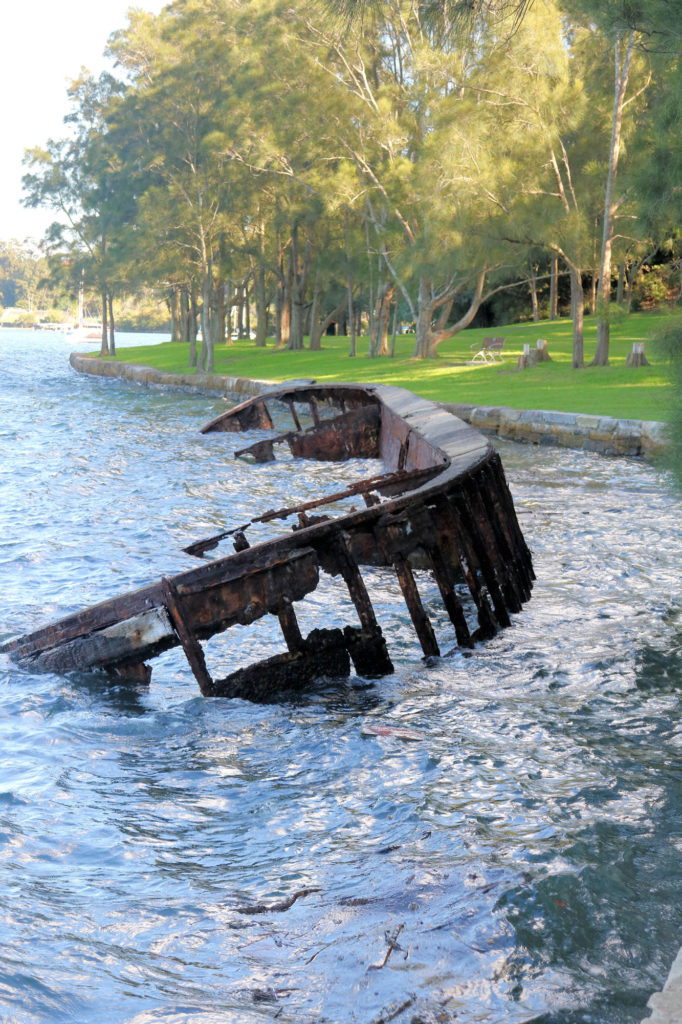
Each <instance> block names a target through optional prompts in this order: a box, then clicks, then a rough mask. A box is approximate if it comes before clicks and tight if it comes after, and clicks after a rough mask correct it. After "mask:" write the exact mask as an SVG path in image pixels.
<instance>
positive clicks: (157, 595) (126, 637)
mask: <svg viewBox="0 0 682 1024" xmlns="http://www.w3.org/2000/svg"><path fill="white" fill-rule="evenodd" d="M273 403H283V404H284V406H285V407H286V409H287V410H288V415H289V416H290V418H291V423H292V426H291V430H289V431H286V432H285V433H279V434H274V436H273V433H274V425H273V418H272V414H271V409H272V407H273ZM302 420H305V422H308V423H310V425H309V426H307V427H304V426H303V425H302ZM263 430H266V431H268V433H269V435H270V436H267V437H265V438H263V437H260V438H256V439H255V440H252V438H251V437H249V441H250V442H251V443H250V444H248V445H245V446H244V447H243V448H241V449H239V450H238V451H237V452H235V455H236V457H239V458H248V459H252V460H254V461H256V462H269V461H272V460H273V459H274V458H275V450H276V448H277V446H278V445H282V444H286V445H288V447H289V448H290V450H291V452H292V453H293V455H294V456H296V457H300V458H306V459H318V460H324V461H339V460H345V459H351V458H376V459H381V460H383V466H382V471H381V472H379V473H377V474H376V475H373V476H371V477H367V478H364V479H362V480H358V481H356V482H355V483H353V484H351V485H350V486H348V487H346V488H344V489H342V490H339V489H336V490H333V492H332V493H329V494H328V495H326V496H320V497H319V498H317V499H314V500H312V501H308V502H305V503H303V504H299V505H295V506H290V507H284V508H280V509H276V510H269V511H267V512H265V513H262V514H261V515H256V516H254V518H253V519H251V520H250V521H249V522H248V523H246V524H241V525H239V526H235V527H234V528H233V529H231V530H227V531H223V532H222V533H219V534H216V535H215V536H213V537H208V538H205V539H203V540H198V541H196V542H194V543H193V544H190V545H189V546H188V547H187V548H186V549H185V550H186V551H187V552H188V553H189V554H192V555H196V556H197V557H203V555H204V554H205V553H206V552H207V551H209V550H212V549H215V548H217V547H218V546H219V545H220V543H221V542H223V541H227V542H231V543H232V546H233V548H234V551H233V553H231V554H229V555H227V556H225V557H217V558H214V559H212V560H211V561H203V562H202V564H201V565H200V566H198V567H197V568H195V569H192V570H190V571H187V572H183V573H179V574H177V575H175V576H171V577H166V578H163V579H161V580H159V581H157V582H156V583H153V584H151V585H149V586H147V587H143V588H141V589H139V590H135V591H132V592H130V593H127V594H123V595H121V596H119V597H116V598H113V599H112V600H109V601H105V602H103V603H102V604H98V605H95V606H92V607H90V608H87V609H85V610H84V611H81V612H79V613H77V614H75V615H70V616H68V617H66V618H64V619H61V620H59V621H58V622H54V623H52V624H50V625H48V626H45V627H44V628H42V629H39V630H37V631H36V632H34V633H30V634H27V635H26V636H20V637H18V638H15V639H13V640H10V641H9V642H6V643H4V644H3V645H1V646H0V651H4V652H8V653H9V654H10V656H11V657H12V658H13V659H14V660H16V661H18V662H20V663H22V664H24V665H27V666H30V667H31V668H32V669H33V670H38V671H49V672H56V673H60V674H63V673H67V672H71V671H74V670H84V669H103V670H106V671H110V672H112V673H115V674H117V675H118V676H120V677H124V678H128V679H131V680H137V681H139V682H149V680H150V678H151V667H150V666H149V664H148V662H149V661H150V660H151V659H153V658H154V657H155V656H157V655H158V654H160V653H161V652H162V651H165V650H167V649H169V648H171V647H174V646H181V647H182V648H183V650H184V653H185V655H186V657H187V661H188V663H189V665H190V667H191V669H192V672H193V673H194V676H195V678H196V680H197V682H198V684H199V687H200V690H201V692H202V694H204V695H206V696H224V697H234V696H238V697H244V698H248V699H253V700H262V699H267V698H269V697H271V696H273V695H275V694H276V693H277V692H278V691H281V690H283V689H290V688H299V687H301V686H303V685H306V684H308V683H310V682H311V681H313V680H314V679H316V678H319V677H321V676H347V675H349V674H350V671H351V664H352V665H353V666H354V668H355V671H356V672H357V673H358V674H359V675H361V676H364V677H367V678H373V677H379V676H382V675H386V674H388V673H390V672H392V671H393V665H392V663H391V658H390V654H389V650H388V647H387V645H386V640H385V638H384V635H383V633H382V630H381V627H380V625H379V623H378V621H377V617H376V614H375V611H374V608H373V605H372V601H371V598H370V595H369V593H368V590H367V587H366V585H365V581H364V579H363V576H362V573H361V571H360V567H361V566H377V565H379V566H391V567H392V568H393V570H394V571H395V574H396V577H397V580H398V582H399V585H400V588H401V591H402V594H403V598H404V600H405V605H406V607H407V610H408V612H409V615H410V617H411V620H412V623H413V625H414V629H415V632H416V635H417V637H418V639H419V643H420V645H421V648H422V651H423V653H424V655H425V656H438V655H439V654H440V649H439V645H438V641H437V639H436V635H435V632H434V629H433V626H432V623H431V621H430V619H429V616H428V614H427V612H426V610H425V608H424V605H423V603H422V599H421V596H420V593H419V589H418V586H417V582H416V579H415V574H414V569H415V568H421V569H428V570H430V572H431V573H432V575H433V577H434V578H435V581H436V583H437V585H438V589H439V591H440V595H441V598H442V601H443V605H444V607H445V609H446V612H447V614H448V617H449V619H450V621H451V623H452V626H453V633H454V640H455V641H456V643H457V644H458V645H459V646H461V647H471V646H473V644H474V643H476V642H477V641H479V640H485V639H488V638H490V637H492V636H493V635H494V633H495V632H496V631H497V630H498V629H499V628H501V627H505V626H508V625H509V624H510V615H511V614H512V613H514V612H518V611H520V610H521V607H522V605H523V603H524V602H525V601H527V600H528V598H529V597H530V593H531V587H532V581H533V579H534V574H533V567H532V562H531V557H530V553H529V551H528V548H527V546H526V543H525V540H524V538H523V535H522V533H521V530H520V528H519V524H518V521H517V518H516V513H515V511H514V505H513V502H512V498H511V494H510V492H509V489H508V487H507V483H506V480H505V477H504V472H503V469H502V465H501V462H500V459H499V456H498V455H497V453H496V452H495V451H494V449H493V448H492V446H491V445H490V443H489V442H488V441H487V440H486V439H485V438H484V437H483V436H482V435H481V434H479V433H478V432H477V431H476V430H475V429H474V428H472V427H470V426H468V425H467V424H466V423H464V422H462V421H461V420H459V419H457V418H456V417H454V416H452V415H451V414H449V413H447V412H444V411H443V410H441V409H440V408H438V407H437V406H435V405H433V404H432V403H430V402H428V401H426V400H424V399H421V398H418V397H416V396H415V395H413V394H411V393H410V392H408V391H404V390H403V389H400V388H394V387H384V386H379V385H369V386H360V385H351V384H347V385H329V386H327V385H316V384H308V385H299V386H291V387H282V388H278V389H276V390H271V391H269V392H267V393H266V394H264V395H262V396H259V397H258V398H253V399H250V400H249V401H246V402H244V403H242V404H241V405H238V406H236V407H235V408H233V409H230V410H229V411H228V412H226V413H224V414H223V415H222V416H219V417H218V418H217V419H214V420H213V421H212V422H211V423H208V424H207V425H206V426H205V427H203V430H202V432H203V433H206V434H209V433H220V432H225V431H230V432H234V431H244V432H247V433H249V434H253V432H254V431H263ZM217 440H218V439H216V441H217ZM216 446H217V447H218V444H217V445H216ZM354 496H357V497H358V498H361V499H362V501H363V506H362V507H361V508H359V509H357V508H351V510H350V511H348V512H346V513H342V514H336V515H333V516H332V515H329V514H325V512H324V510H325V506H330V505H331V504H332V503H338V502H339V501H341V500H342V499H346V498H350V497H354ZM320 512H321V513H322V514H319V513H320ZM328 512H329V509H328V508H327V513H328ZM277 520H283V521H285V522H286V521H290V528H289V529H288V530H287V531H286V532H282V533H279V534H278V535H277V536H275V537H273V538H272V539H270V540H266V541H261V542H260V543H257V544H254V545H253V546H251V545H250V543H249V540H248V537H247V533H248V529H249V526H251V525H253V524H255V523H268V522H274V521H277ZM321 573H326V574H329V575H330V576H336V577H340V578H341V579H342V580H343V582H344V584H345V586H346V587H347V589H348V593H349V596H350V599H351V601H352V604H353V606H354V608H355V612H356V614H357V622H356V623H353V624H344V625H343V626H342V627H338V628H333V629H329V628H327V629H314V630H313V631H312V632H311V633H309V634H308V636H303V635H302V633H301V630H300V628H299V623H298V619H297V616H296V611H295V608H294V604H295V602H297V601H302V600H303V599H304V598H305V597H306V595H307V594H310V593H311V592H312V591H313V590H315V588H316V587H317V586H318V583H319V581H320V574H321ZM467 592H468V595H470V598H471V600H469V598H468V596H467ZM265 615H273V616H276V617H277V619H278V622H279V627H280V629H281V632H282V636H283V640H284V644H285V646H286V650H285V651H284V652H283V653H282V654H278V655H275V656H274V657H271V658H268V659H267V660H266V661H261V662H258V663H256V664H254V665H250V666H247V667H244V668H241V669H238V670H237V671H234V672H232V673H230V674H229V675H227V676H226V677H224V678H214V677H213V676H212V675H211V674H210V673H209V671H208V668H207V664H206V659H205V655H204V647H203V646H202V642H203V641H206V640H208V639H209V638H210V637H212V636H214V635H215V634H216V633H221V632H223V631H225V630H227V629H229V628H230V627H231V626H234V625H235V624H237V623H239V624H242V625H248V624H250V623H252V622H255V621H256V620H258V619H260V618H262V617H263V616H265Z"/></svg>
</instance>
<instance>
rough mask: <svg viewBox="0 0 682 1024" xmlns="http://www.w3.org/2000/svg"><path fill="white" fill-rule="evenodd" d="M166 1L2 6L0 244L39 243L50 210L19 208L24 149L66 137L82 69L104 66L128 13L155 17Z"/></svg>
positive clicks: (39, 0)
mask: <svg viewBox="0 0 682 1024" xmlns="http://www.w3.org/2000/svg"><path fill="white" fill-rule="evenodd" d="M164 5H165V0H137V3H131V0H94V2H93V0H14V2H12V3H11V4H10V3H7V4H3V12H2V24H1V32H2V52H1V53H0V96H1V97H2V107H1V113H0V240H3V241H4V240H9V239H10V238H16V239H18V240H19V241H23V240H24V239H27V238H30V239H33V240H35V241H39V240H40V238H41V237H42V235H43V232H44V230H45V228H46V227H47V225H48V224H49V223H50V221H51V220H52V219H53V218H52V215H51V214H50V212H49V211H40V210H35V211H34V210H26V209H24V208H23V207H22V205H21V177H22V174H23V173H24V170H25V169H24V167H23V166H22V160H23V156H24V150H25V149H27V148H31V147H33V146H41V145H43V144H44V143H45V142H46V141H47V139H49V138H59V137H60V136H62V135H63V134H65V128H64V125H63V118H64V115H65V114H67V113H68V110H69V106H68V102H67V96H66V89H67V85H68V82H69V81H70V80H71V79H73V78H77V77H78V75H79V73H80V69H81V67H82V66H85V67H86V68H87V69H88V70H89V71H91V72H92V73H93V74H95V75H97V74H99V72H100V71H102V70H104V68H105V67H106V66H107V65H106V61H105V60H104V57H103V53H104V49H105V47H106V43H107V39H108V37H109V35H110V34H111V33H112V32H114V31H115V30H116V29H119V28H123V27H124V26H125V25H126V24H127V16H126V15H127V11H128V10H129V8H130V7H141V8H142V9H144V10H149V11H154V12H158V11H160V10H161V8H162V7H163V6H164Z"/></svg>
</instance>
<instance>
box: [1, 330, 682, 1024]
mask: <svg viewBox="0 0 682 1024" xmlns="http://www.w3.org/2000/svg"><path fill="white" fill-rule="evenodd" d="M145 340H146V339H145ZM127 341H128V340H126V342H127ZM67 355H68V347H67V344H66V343H65V342H64V341H63V340H62V339H60V338H59V337H53V336H46V335H41V334H39V333H28V332H10V331H7V330H4V331H2V332H0V409H2V417H1V419H0V451H1V452H2V461H1V463H0V573H1V575H0V579H1V580H2V590H1V600H0V637H2V638H6V637H8V636H10V635H12V634H14V633H17V632H23V631H26V630H28V629H31V628H34V627H37V626H38V625H40V624H42V623H43V622H45V621H48V620H50V619H51V618H54V617H57V616H61V615H63V614H66V613H68V612H70V611H73V610H75V609H77V608H79V607H81V606H83V605H84V604H87V603H90V602H94V601H97V600H102V599H104V598H106V597H109V596H112V595H113V594H116V593H118V592H120V591H123V590H125V589H128V588H130V587H132V586H136V585H139V584H142V583H144V582H147V581H150V580H152V579H154V578H156V577H157V576H158V575H160V574H161V573H168V572H174V571H179V570H181V569H182V568H184V567H189V566H190V565H192V566H193V565H196V561H195V560H193V559H190V558H189V557H188V556H186V555H183V554H182V553H181V551H180V548H181V547H182V546H183V544H184V543H187V542H188V541H189V540H191V539H196V538H198V537H203V536H207V535H209V534H211V533H213V532H215V531H216V530H220V529H223V528H227V527H229V526H233V525H237V524H238V523H240V522H243V521H245V520H247V519H249V518H250V517H251V516H252V515H254V514H257V513H258V512H262V511H264V510H266V509H268V508H271V507H273V506H279V505H282V504H285V503H288V502H290V501H296V500H307V499H308V498H309V497H311V496H313V495H316V494H317V493H318V487H319V485H320V482H321V481H320V478H321V477H322V476H324V478H325V484H326V482H327V481H330V480H331V479H332V475H333V476H334V478H335V479H338V475H339V472H340V473H341V474H342V477H343V479H344V480H350V479H352V478H355V477H357V476H359V475H361V474H362V473H363V472H365V471H366V470H367V469H368V466H367V465H364V466H357V465H355V466H348V465H346V466H343V467H341V469H339V467H338V466H337V465H335V466H333V467H332V466H330V467H328V469H327V468H325V467H324V466H319V465H313V466H312V467H311V466H310V465H308V466H300V465H299V464H297V463H295V462H293V461H292V460H286V459H285V460H284V461H283V462H282V463H281V464H280V463H278V464H277V465H276V466H274V467H273V466H264V467H263V466H256V467H253V466H246V465H243V464H241V463H235V461H234V460H233V459H232V455H231V453H232V451H233V450H234V447H235V446H241V444H243V443H244V442H243V438H241V439H240V444H239V445H235V442H234V441H233V439H232V438H230V436H229V435H215V434H213V435H206V436H203V435H201V434H199V433H198V428H199V427H200V426H201V425H202V424H203V423H204V422H205V421H207V420H208V419H210V418H211V417H213V416H214V415H216V414H217V413H218V412H219V411H221V410H222V409H223V408H224V407H225V405H224V403H223V402H220V401H217V400H215V399H211V398H205V397H197V396H196V395H190V394H185V393H164V392H161V391H155V390H147V389H143V388H140V387H137V386H133V385H129V384H125V383H119V382H115V381H100V380H96V379H88V378H83V377H79V376H78V375H77V374H75V373H73V372H72V371H71V370H70V368H69V367H68V362H67ZM501 450H502V457H503V460H504V463H505V467H506V470H507V475H508V477H509V480H510V484H511V487H512V491H513V494H514V497H515V501H516V503H517V507H518V509H519V512H520V515H521V522H522V526H523V528H524V531H525V534H526V537H527V540H528V542H529V544H530V546H531V548H532V550H533V554H534V560H535V567H536V571H537V575H538V582H537V585H536V588H535V591H534V594H533V598H532V600H531V601H530V603H529V604H528V605H527V606H526V608H525V609H524V611H523V613H522V614H520V615H518V616H516V617H515V618H514V625H513V628H512V629H510V630H506V631H504V632H503V633H501V634H500V635H498V636H497V637H496V638H495V639H494V640H493V641H492V642H490V643H488V644H486V645H485V646H481V647H479V648H477V649H476V650H475V651H473V652H467V653H455V654H453V655H452V656H450V657H444V658H442V659H439V660H435V661H434V662H433V663H430V664H428V665H427V664H425V663H424V662H423V661H422V660H421V658H420V650H419V647H418V644H417V642H416V638H415V636H414V634H413V632H412V628H411V625H410V623H409V621H408V619H407V614H406V612H405V609H404V606H403V604H402V601H401V599H400V595H399V590H398V588H397V585H396V583H395V581H394V580H393V579H392V577H391V575H390V574H389V573H387V572H385V571H376V572H374V573H373V574H372V573H369V572H368V573H367V580H368V583H369V588H370V592H371V594H372V597H373V600H374V602H375V605H376V607H377V611H378V614H379V618H380V621H381V624H382V626H383V628H384V631H385V633H386V635H387V636H388V638H389V647H390V648H391V651H392V654H393V656H394V661H395V664H396V672H395V675H393V676H391V677H389V678H386V679H382V680H380V681H378V682H376V683H374V684H373V685H366V684H365V683H364V682H363V681H362V680H359V679H356V678H352V679H351V680H350V681H349V682H348V683H339V684H336V685H327V686H326V687H325V688H322V689H321V690H320V691H319V692H315V693H310V694H308V695H305V696H303V697H301V698H299V699H297V700H296V701H288V702H285V703H282V704H270V705H265V706H262V705H254V704H249V703H247V702H242V701H224V700H206V699H202V698H201V697H199V696H198V691H197V687H196V683H195V682H194V680H193V678H192V676H191V674H190V672H189V670H188V668H187V666H186V664H185V662H184V659H183V656H182V655H181V654H180V653H179V652H177V651H172V652H169V653H168V654H166V655H164V656H163V658H161V659H158V660H157V661H156V662H155V663H154V676H153V679H152V684H151V686H150V688H149V689H148V690H145V689H142V688H139V689H136V688H135V687H129V686H116V685H112V684H111V683H110V682H107V680H106V679H105V678H103V677H101V676H97V675H94V674H92V675H88V674H80V675H75V676H73V677H71V678H69V679H64V678H60V677H57V676H52V675H35V676H34V675H32V674H30V673H29V672H26V671H23V670H20V669H18V668H17V667H16V666H14V665H13V664H11V663H10V662H9V661H7V660H6V659H5V660H0V714H1V724H0V730H1V733H0V740H1V743H2V750H3V768H2V773H1V775H0V887H1V888H0V892H1V893H2V902H1V905H0V1020H2V1021H13V1022H14V1021H18V1022H24V1021H25V1022H31V1024H32V1022H41V1024H43V1022H62V1021H63V1022H67V1021H68V1022H77V1024H80V1022H83V1024H89V1022H93V1021H95V1022H99V1021H103V1022H107V1024H123V1022H127V1024H217V1022H220V1024H242V1022H244V1024H248V1022H258V1021H267V1020H275V1019H276V1020H278V1021H280V1022H294V1024H313V1022H322V1021H326V1022H331V1024H350V1022H359V1024H372V1022H378V1021H381V1020H384V1021H388V1020H391V1019H393V1020H396V1021H398V1022H399V1024H403V1022H406V1021H409V1022H413V1024H416V1022H422V1024H432V1022H437V1021H438V1022H450V1021H457V1024H474V1022H485V1024H493V1022H500V1024H502V1022H504V1024H520V1022H531V1021H532V1022H534V1024H578V1022H581V1024H582V1022H595V1024H623V1022H631V1021H632V1022H635V1021H639V1020H640V1019H641V1018H642V1017H643V1016H645V1012H644V1008H645V1003H646V1000H647V998H648V995H649V993H650V992H651V991H653V990H654V989H656V988H660V986H661V984H662V982H663V980H664V978H665V975H666V974H667V971H668V969H669V966H670V964H671V962H672V960H673V958H674V955H675V953H676V951H677V947H678V946H679V944H680V941H682V936H681V935H680V925H681V923H682V911H681V909H680V881H681V879H682V866H681V864H682V860H681V857H680V854H681V852H682V833H681V829H680V819H681V813H680V812H681V808H682V800H681V795H682V794H681V781H682V771H681V754H682V730H681V728H680V724H679V707H680V682H681V680H682V668H681V667H682V658H681V651H682V616H681V609H682V602H681V595H682V586H681V583H680V568H681V567H682V536H681V534H680V530H679V522H680V512H681V505H680V502H679V500H678V499H677V498H676V497H675V496H674V495H673V493H672V491H671V488H670V485H669V481H668V480H667V479H666V477H665V476H664V475H663V474H661V473H660V472H658V471H657V470H656V469H654V468H652V467H651V466H648V465H646V464H643V463H639V462H636V461H627V460H610V459H603V458H599V457H597V456H592V455H588V454H580V453H575V452H568V451H560V450H553V449H537V448H531V447H521V446H514V445H511V444H509V445H504V446H502V449H501ZM330 489H331V488H330ZM420 585H421V586H422V590H423V594H424V597H425V600H426V604H427V607H428V609H429V611H430V613H431V615H432V618H433V620H434V623H435V625H436V627H437V632H438V634H439V637H440V640H441V648H442V649H443V650H447V649H448V648H449V647H450V645H451V637H450V630H449V627H448V622H447V619H446V617H445V614H444V612H443V610H442V608H441V606H440V601H439V598H438V595H437V591H436V589H435V587H434V586H433V585H432V584H431V583H430V582H429V580H428V578H426V577H421V578H420ZM310 606H312V614H310V615H309V621H308V619H306V618H305V617H304V616H303V615H302V618H303V623H302V624H303V626H304V627H308V628H309V627H311V626H312V625H313V624H315V625H320V624H321V620H324V623H326V624H329V625H333V624H340V623H342V622H344V621H351V622H352V621H353V617H352V613H351V611H350V610H349V609H348V605H347V601H346V598H345V596H344V595H343V593H342V592H341V591H340V590H339V588H338V586H336V585H334V584H333V583H331V582H330V583H329V584H328V585H327V586H325V587H324V588H322V587H321V588H320V589H319V590H318V591H317V592H316V593H315V595H313V597H312V600H311V601H306V602H305V604H304V605H303V606H301V607H310ZM273 621H274V620H273ZM282 646H283V645H282V641H281V638H280V637H279V635H278V631H277V630H276V629H275V628H274V625H272V624H271V625H268V624H267V623H265V622H263V621H261V622H260V623H258V624H256V625H255V626H254V627H252V628H250V629H244V630H230V631H228V634H226V635H225V636H224V637H223V638H215V639H214V640H213V641H210V642H209V643H208V644H207V645H206V647H207V660H208V664H209V669H210V668H211V666H214V667H215V668H216V669H217V668H218V667H223V668H227V669H228V670H229V669H230V668H232V667H233V666H234V665H238V664H243V663H246V662H248V661H250V660H254V659H258V658H262V657H264V656H266V655H267V654H270V653H274V652H275V651H278V650H280V649H281V648H282ZM0 658H1V656H0ZM377 719H378V720H380V721H381V722H382V723H389V724H400V725H409V726H411V727H414V728H415V729H420V730H423V732H424V734H425V735H424V738H423V739H422V741H421V742H415V743H403V742H399V741H396V740H391V739H389V738H387V737H368V736H365V735H363V734H362V732H361V729H362V726H363V725H364V724H366V723H367V722H368V721H370V722H371V721H372V720H377ZM302 889H312V890H315V891H313V892H309V893H308V894H307V895H305V896H301V897H300V898H298V899H297V900H296V901H295V902H294V903H293V904H292V905H291V906H290V907H289V909H288V910H280V911H275V910H270V911H269V912H266V913H261V914H247V913H244V912H243V908H244V907H251V906H252V905H253V904H261V905H264V906H270V905H272V904H276V903H278V902H279V903H282V902H283V901H287V900H288V899H290V897H292V896H293V895H294V894H295V893H296V892H298V891H299V890H302ZM240 908H242V909H240Z"/></svg>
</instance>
